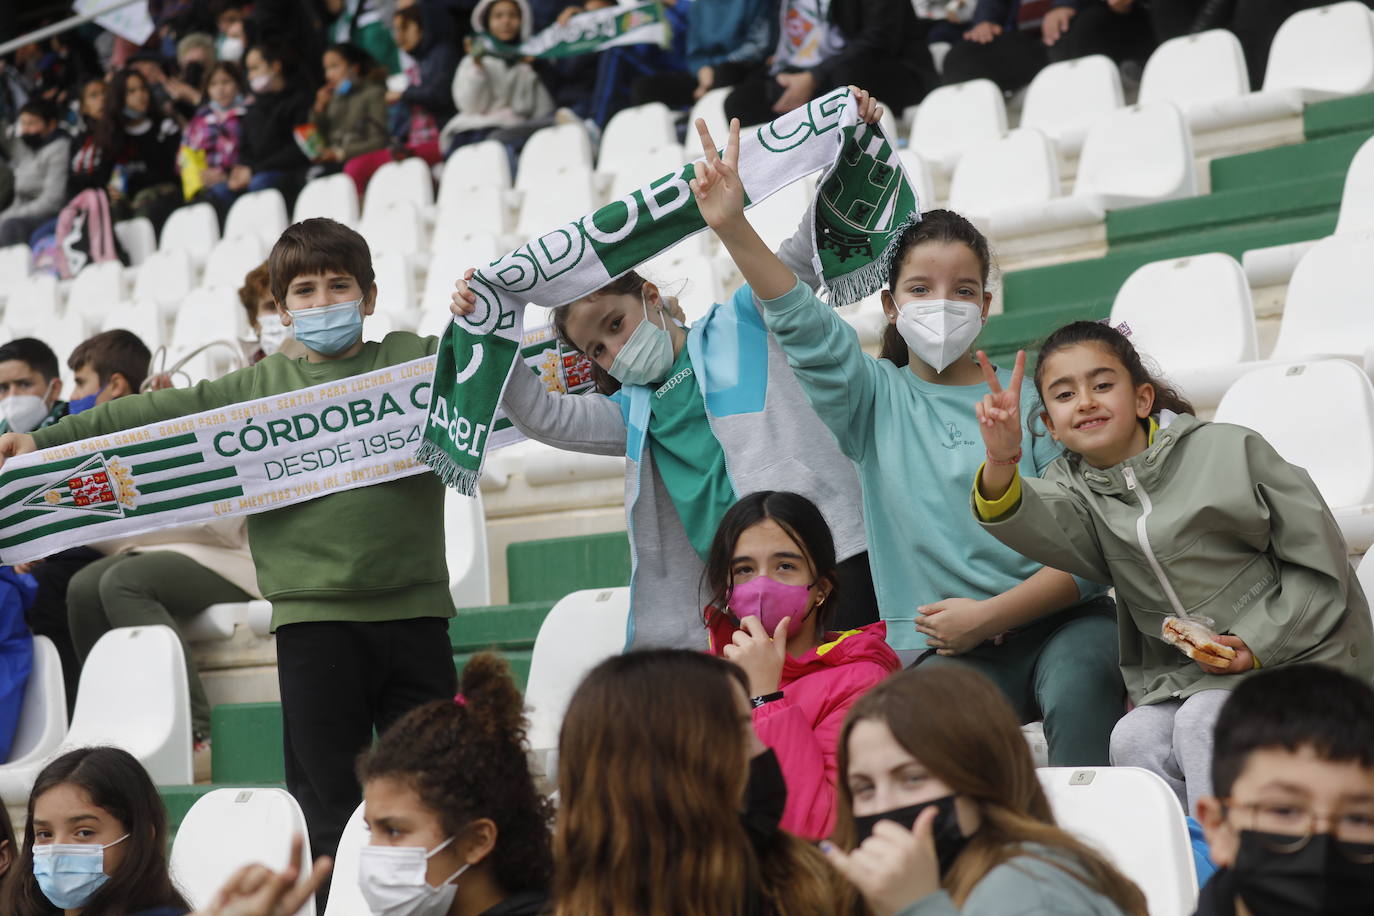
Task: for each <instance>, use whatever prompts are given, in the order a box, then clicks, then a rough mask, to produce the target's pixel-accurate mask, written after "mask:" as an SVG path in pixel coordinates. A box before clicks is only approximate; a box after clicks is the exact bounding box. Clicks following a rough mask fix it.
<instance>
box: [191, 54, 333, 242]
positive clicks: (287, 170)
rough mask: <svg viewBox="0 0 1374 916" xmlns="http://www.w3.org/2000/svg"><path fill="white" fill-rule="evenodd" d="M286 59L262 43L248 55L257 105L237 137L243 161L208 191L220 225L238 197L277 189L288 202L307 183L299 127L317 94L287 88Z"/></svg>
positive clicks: (292, 85) (253, 104) (251, 106)
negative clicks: (298, 141)
mask: <svg viewBox="0 0 1374 916" xmlns="http://www.w3.org/2000/svg"><path fill="white" fill-rule="evenodd" d="M285 59H286V57H285V52H284V51H283V50H281V49H280V48H279V47H278V46H277V45H276V44H274V43H269V42H260V43H258V44H255V45H253V47H252V48H250V49H249V50H248V54H247V57H246V58H245V60H246V62H247V73H248V85H249V87H250V88H251V89H252V90H253V99H252V101H251V102H249V104H248V108H247V110H246V111H245V112H244V115H243V121H242V127H241V129H240V132H239V133H240V137H241V138H242V139H241V140H240V142H239V161H238V164H237V165H235V166H234V167H233V168H232V169H230V170H229V177H228V178H226V179H225V180H224V181H221V182H220V183H219V184H215V185H211V186H209V187H208V188H206V193H207V194H208V195H209V198H210V200H211V202H213V203H214V205H215V209H216V210H218V211H219V213H220V217H221V219H223V217H224V216H225V215H226V214H227V213H228V212H229V207H230V205H231V204H233V202H234V200H235V199H236V198H237V197H238V196H239V195H240V194H243V193H245V192H248V193H251V192H253V191H262V190H266V189H267V188H276V189H277V190H278V191H281V192H282V193H283V194H284V195H286V198H287V200H288V202H289V201H290V200H291V198H292V197H293V196H294V195H295V193H296V192H297V191H298V190H299V189H300V186H301V184H302V183H304V180H305V170H306V169H307V168H308V167H309V165H310V161H309V160H308V159H306V157H305V153H304V152H302V151H301V148H300V145H299V144H298V143H297V142H296V127H297V126H299V125H303V124H306V123H308V122H309V120H310V100H311V98H312V96H313V93H312V92H311V91H310V90H309V89H308V88H306V87H304V86H301V85H300V84H299V83H288V82H287V77H286V71H285V70H284V69H283V68H284V66H285V64H284V61H285Z"/></svg>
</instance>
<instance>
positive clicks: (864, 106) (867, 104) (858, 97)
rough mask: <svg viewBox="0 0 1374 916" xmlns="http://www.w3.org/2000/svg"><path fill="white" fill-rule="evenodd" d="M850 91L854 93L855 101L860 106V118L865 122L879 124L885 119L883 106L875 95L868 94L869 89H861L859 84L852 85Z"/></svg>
mask: <svg viewBox="0 0 1374 916" xmlns="http://www.w3.org/2000/svg"><path fill="white" fill-rule="evenodd" d="M849 91H850V92H852V93H854V101H855V102H856V103H857V104H858V106H859V120H860V121H863V122H864V123H865V124H877V123H878V122H879V121H881V120H882V119H883V106H881V105H879V104H878V102H877V100H876V99H874V98H873V96H871V95H869V94H868V90H866V89H860V88H859V87H858V86H850V87H849Z"/></svg>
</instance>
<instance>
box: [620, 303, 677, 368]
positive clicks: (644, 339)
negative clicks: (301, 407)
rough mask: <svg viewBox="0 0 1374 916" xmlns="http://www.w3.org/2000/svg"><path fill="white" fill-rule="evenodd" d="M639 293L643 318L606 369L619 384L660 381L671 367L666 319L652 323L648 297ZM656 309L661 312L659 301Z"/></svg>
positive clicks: (670, 341) (671, 354) (669, 341)
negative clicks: (660, 324)
mask: <svg viewBox="0 0 1374 916" xmlns="http://www.w3.org/2000/svg"><path fill="white" fill-rule="evenodd" d="M642 297H643V294H642V293H641V300H642V301H643V303H644V320H643V321H641V322H640V323H639V327H637V328H635V329H634V332H633V333H632V334H630V339H629V340H627V341H625V345H624V346H623V347H621V348H620V352H619V353H617V354H616V355H615V360H614V361H613V362H612V363H611V368H610V369H609V370H607V371H609V372H610V373H611V375H612V376H614V377H615V379H616V380H617V381H618V382H620V384H622V385H648V384H651V383H653V382H661V381H663V380H664V379H665V378H667V377H668V373H669V372H670V371H671V370H672V368H673V337H672V335H671V334H669V333H668V328H667V327H666V325H667V319H666V318H664V325H665V326H664V327H659V326H658V325H656V324H654V322H653V321H651V320H650V318H649V301H648V300H647V299H643V298H642ZM658 312H659V314H660V315H662V314H663V306H662V305H661V304H660V305H659V307H658Z"/></svg>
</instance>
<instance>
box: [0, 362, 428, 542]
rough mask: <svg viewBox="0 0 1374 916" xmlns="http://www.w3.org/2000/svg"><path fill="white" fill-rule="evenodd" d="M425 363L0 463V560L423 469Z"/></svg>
mask: <svg viewBox="0 0 1374 916" xmlns="http://www.w3.org/2000/svg"><path fill="white" fill-rule="evenodd" d="M434 362H435V361H434V357H432V356H431V357H426V358H424V359H418V360H414V361H412V362H408V363H401V364H400V365H396V366H389V367H388V368H386V369H379V370H377V371H375V372H370V373H367V374H365V375H355V376H352V377H350V378H346V379H341V380H339V381H337V382H328V383H326V384H323V385H316V386H314V387H312V388H303V389H300V390H299V391H291V392H287V393H285V394H274V395H270V396H268V397H265V398H259V399H258V400H256V401H246V402H244V403H242V404H234V405H232V406H230V407H224V408H220V409H217V410H208V411H205V412H204V413H198V414H192V415H190V416H186V417H179V418H177V419H174V420H165V421H161V422H158V423H150V424H149V425H147V426H141V427H138V428H137V429H127V430H123V431H121V432H118V433H113V434H111V435H108V436H96V437H94V438H91V439H83V440H81V441H79V442H72V443H69V444H67V445H57V446H53V447H52V448H46V449H41V450H39V451H36V452H31V453H29V454H27V455H21V456H20V457H18V458H11V459H10V460H8V461H6V462H5V465H4V467H3V468H0V563H23V562H25V561H28V560H33V559H37V558H38V557H45V556H48V555H50V554H52V553H55V552H57V551H59V550H64V549H66V548H68V547H76V546H79V545H82V544H89V543H92V542H94V541H102V540H106V539H108V538H114V537H128V536H132V535H138V534H144V533H146V532H149V531H155V530H158V529H161V528H172V527H176V526H180V525H190V524H195V523H197V522H206V521H213V520H214V519H219V518H227V517H229V516H234V515H251V514H254V513H258V512H266V511H268V510H269V509H277V508H280V507H282V506H289V505H291V504H292V503H298V502H304V501H305V500H309V499H316V498H317V497H320V496H327V495H329V494H331V493H338V492H341V491H343V490H351V489H353V488H355V487H366V486H371V485H373V484H378V483H385V482H386V481H388V480H396V479H399V478H401V477H409V476H410V475H412V474H420V473H424V472H426V471H428V470H429V469H428V468H427V467H425V466H424V465H423V464H421V463H419V462H418V461H416V460H415V456H414V453H415V448H416V446H417V445H418V444H419V443H420V430H421V428H422V426H423V425H424V422H425V413H426V410H427V408H428V407H429V392H430V383H431V380H432V378H433V373H434Z"/></svg>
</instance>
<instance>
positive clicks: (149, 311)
mask: <svg viewBox="0 0 1374 916" xmlns="http://www.w3.org/2000/svg"><path fill="white" fill-rule="evenodd" d="M116 328H119V329H122V330H125V331H129V332H131V333H133V334H134V335H136V336H137V337H138V339H139V340H141V341H143V342H144V343H145V344H147V346H148V349H150V350H156V349H157V348H158V347H160V346H162V316H161V315H159V314H158V307H157V303H156V302H152V301H150V300H146V299H145V300H142V301H139V300H135V301H132V302H117V303H115V304H114V305H113V306H111V307H110V310H109V311H107V312H106V313H105V314H104V315H103V316H102V317H101V320H100V330H102V331H112V330H115V329H116Z"/></svg>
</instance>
